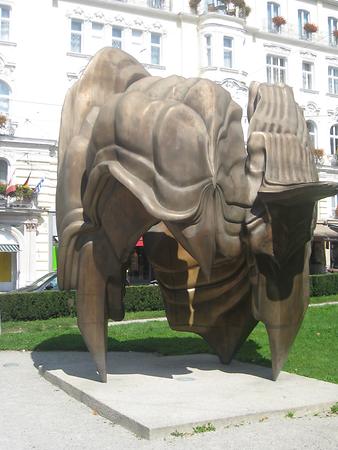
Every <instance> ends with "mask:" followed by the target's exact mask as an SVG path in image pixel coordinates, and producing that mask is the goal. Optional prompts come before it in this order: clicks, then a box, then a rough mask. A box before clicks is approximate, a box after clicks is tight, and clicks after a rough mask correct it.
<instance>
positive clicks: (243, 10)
mask: <svg viewBox="0 0 338 450" xmlns="http://www.w3.org/2000/svg"><path fill="white" fill-rule="evenodd" d="M250 11H251V9H250V8H249V7H248V6H247V5H245V2H243V6H241V7H238V6H236V5H235V4H233V3H231V2H229V3H225V2H222V1H219V0H211V1H209V2H208V5H207V8H206V10H205V13H207V12H218V13H220V14H225V15H226V16H233V17H239V18H241V19H245V18H246V17H247V16H248V15H249V14H250Z"/></svg>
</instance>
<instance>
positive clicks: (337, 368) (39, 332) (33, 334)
mask: <svg viewBox="0 0 338 450" xmlns="http://www.w3.org/2000/svg"><path fill="white" fill-rule="evenodd" d="M163 314H164V313H163V311H156V312H153V311H150V312H143V313H133V314H131V313H129V314H128V315H127V317H126V319H131V318H140V317H141V318H145V317H154V316H163ZM108 348H109V350H111V351H147V352H158V353H161V354H163V355H178V354H189V353H206V352H211V350H210V349H209V347H208V345H207V344H206V343H205V342H204V341H203V340H202V339H201V338H200V337H199V336H197V335H194V334H193V333H179V332H175V331H172V330H171V329H170V328H169V327H168V324H167V322H154V321H153V322H147V323H135V324H129V325H123V326H112V327H109V339H108ZM23 349H25V350H41V351H42V350H85V345H84V343H83V340H82V337H81V335H80V333H79V331H78V329H77V327H76V319H74V318H68V317H67V318H59V319H50V320H46V321H33V322H6V323H3V326H2V335H1V336H0V350H23ZM337 355H338V306H336V305H334V306H325V307H320V308H310V309H309V310H308V312H307V314H306V316H305V319H304V322H303V325H302V328H301V330H300V332H299V334H298V336H297V339H296V342H295V344H294V345H293V348H292V351H291V353H290V355H289V359H288V361H287V363H286V364H285V366H284V369H285V370H286V371H288V372H293V373H298V374H300V375H305V376H309V377H313V378H318V379H321V380H325V381H330V382H334V383H338V357H337ZM237 359H239V360H241V361H245V362H254V363H256V364H260V365H266V366H269V365H270V364H271V363H270V352H269V345H268V338H267V335H266V332H265V329H264V326H263V325H262V324H259V325H258V326H257V327H256V328H255V330H254V331H253V333H252V334H251V335H250V336H249V338H248V340H247V341H246V343H245V344H244V345H243V347H242V348H241V350H240V352H239V354H238V355H237Z"/></svg>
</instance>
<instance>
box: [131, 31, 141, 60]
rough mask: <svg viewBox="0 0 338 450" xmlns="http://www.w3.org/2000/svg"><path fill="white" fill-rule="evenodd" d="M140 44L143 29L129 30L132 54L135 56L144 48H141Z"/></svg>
mask: <svg viewBox="0 0 338 450" xmlns="http://www.w3.org/2000/svg"><path fill="white" fill-rule="evenodd" d="M142 44H143V31H141V30H131V46H132V55H133V56H135V58H139V57H140V54H141V51H143V50H144V48H142Z"/></svg>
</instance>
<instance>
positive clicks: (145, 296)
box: [0, 273, 338, 321]
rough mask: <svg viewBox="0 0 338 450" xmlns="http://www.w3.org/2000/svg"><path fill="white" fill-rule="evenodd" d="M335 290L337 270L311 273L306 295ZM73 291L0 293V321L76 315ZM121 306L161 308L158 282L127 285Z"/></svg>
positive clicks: (157, 309)
mask: <svg viewBox="0 0 338 450" xmlns="http://www.w3.org/2000/svg"><path fill="white" fill-rule="evenodd" d="M337 293H338V273H333V274H323V275H311V276H310V295H311V296H313V297H319V296H323V295H333V294H337ZM75 297H76V295H75V291H69V292H65V291H44V292H33V293H31V292H20V293H14V294H2V295H0V313H1V319H2V320H3V321H8V320H45V319H49V318H52V317H63V316H70V315H73V316H74V315H76V305H75ZM124 305H125V310H126V311H127V312H131V311H159V310H161V309H164V305H163V300H162V297H161V293H160V289H159V287H158V286H149V285H147V286H128V287H127V288H126V295H125V297H124Z"/></svg>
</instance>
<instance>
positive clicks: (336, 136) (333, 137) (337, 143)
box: [330, 124, 338, 155]
mask: <svg viewBox="0 0 338 450" xmlns="http://www.w3.org/2000/svg"><path fill="white" fill-rule="evenodd" d="M330 149H331V155H336V154H337V153H338V124H336V125H332V127H331V128H330Z"/></svg>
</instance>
